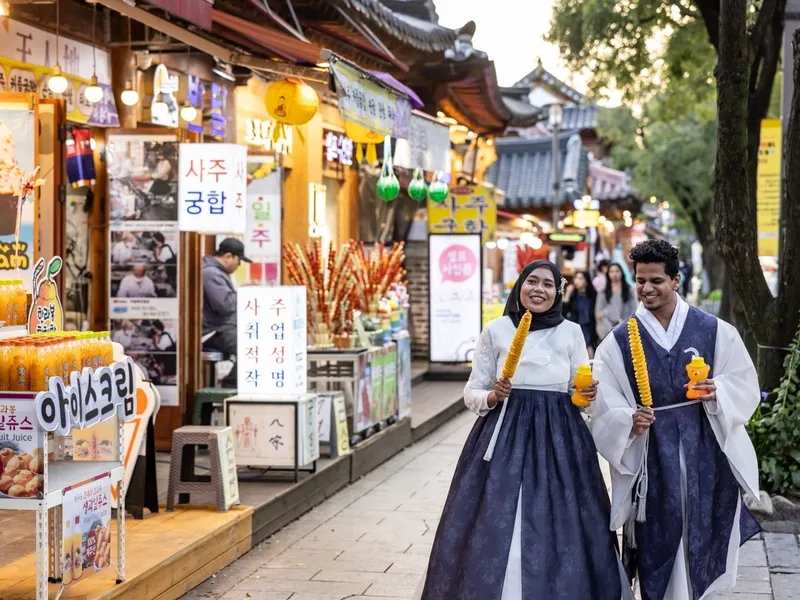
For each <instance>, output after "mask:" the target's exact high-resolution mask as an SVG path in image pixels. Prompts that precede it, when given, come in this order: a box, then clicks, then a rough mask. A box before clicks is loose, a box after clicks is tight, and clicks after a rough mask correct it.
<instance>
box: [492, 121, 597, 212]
mask: <svg viewBox="0 0 800 600" xmlns="http://www.w3.org/2000/svg"><path fill="white" fill-rule="evenodd" d="M558 145H559V155H560V156H559V172H560V186H559V199H560V201H561V203H562V204H563V203H566V202H571V201H573V200H575V199H577V198H580V197H581V196H582V195H583V194H584V193H585V192H586V182H587V178H588V171H589V156H588V152H587V151H586V149H585V148H584V147H583V146H582V144H581V142H580V137H579V136H578V135H577V134H574V133H572V134H564V135H561V136H560V137H559V140H558ZM495 150H496V152H497V161H495V162H494V164H492V165H491V166H490V167H489V171H488V173H487V179H488V181H489V182H490V183H492V184H493V185H495V186H497V187H498V188H500V189H501V190H503V191H504V192H505V207H506V208H507V209H510V210H515V209H520V210H522V209H530V208H539V207H547V206H552V205H553V150H552V140H551V139H542V140H525V139H511V138H506V139H499V140H497V142H496V143H495Z"/></svg>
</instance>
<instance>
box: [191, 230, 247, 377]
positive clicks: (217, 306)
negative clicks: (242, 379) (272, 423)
mask: <svg viewBox="0 0 800 600" xmlns="http://www.w3.org/2000/svg"><path fill="white" fill-rule="evenodd" d="M242 262H246V263H249V262H252V261H251V260H250V259H249V258H247V257H246V256H245V255H244V244H243V243H242V242H240V241H239V240H237V239H235V238H225V239H224V240H222V241H221V242H220V244H219V246H218V247H217V252H216V253H215V254H214V256H205V257H203V335H204V336H205V335H207V334H209V333H211V332H212V331H215V332H216V333H215V334H214V335H213V336H212V337H211V338H210V339H209V340H207V341H206V343H205V345H206V346H207V347H209V348H213V349H215V350H219V351H220V352H222V353H224V354H225V356H226V358H227V357H230V356H235V355H236V288H234V287H233V282H232V281H231V275H232V274H233V273H234V272H235V271H236V269H238V268H239V265H241V264H242ZM222 386H223V387H226V388H235V387H236V363H235V362H234V365H233V369H231V372H230V373H228V375H227V377H225V379H223V380H222Z"/></svg>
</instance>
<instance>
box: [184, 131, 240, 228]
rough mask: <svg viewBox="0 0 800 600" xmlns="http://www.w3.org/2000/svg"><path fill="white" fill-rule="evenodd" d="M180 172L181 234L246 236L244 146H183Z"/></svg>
mask: <svg viewBox="0 0 800 600" xmlns="http://www.w3.org/2000/svg"><path fill="white" fill-rule="evenodd" d="M178 171H179V173H180V179H179V183H178V197H179V202H178V204H179V206H178V227H179V229H180V230H181V231H196V232H198V233H211V234H213V233H230V234H243V233H244V232H245V222H246V216H247V213H246V208H245V200H246V196H247V148H246V147H245V146H239V145H237V144H181V145H180V160H179V167H178Z"/></svg>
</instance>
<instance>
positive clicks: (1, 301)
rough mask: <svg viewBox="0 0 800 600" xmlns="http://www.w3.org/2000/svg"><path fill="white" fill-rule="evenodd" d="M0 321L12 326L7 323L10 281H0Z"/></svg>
mask: <svg viewBox="0 0 800 600" xmlns="http://www.w3.org/2000/svg"><path fill="white" fill-rule="evenodd" d="M0 321H3V322H4V323H5V324H6V325H10V323H7V321H8V281H6V280H2V281H0Z"/></svg>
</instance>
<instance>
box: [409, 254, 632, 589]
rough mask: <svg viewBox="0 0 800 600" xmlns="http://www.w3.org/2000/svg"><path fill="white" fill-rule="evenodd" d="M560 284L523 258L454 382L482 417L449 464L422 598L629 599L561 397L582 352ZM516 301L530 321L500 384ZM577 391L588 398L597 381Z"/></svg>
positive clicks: (593, 458) (582, 432)
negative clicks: (501, 307)
mask: <svg viewBox="0 0 800 600" xmlns="http://www.w3.org/2000/svg"><path fill="white" fill-rule="evenodd" d="M562 282H563V279H562V276H561V273H559V271H558V269H557V268H556V267H555V265H553V264H552V263H550V262H548V261H544V260H540V261H536V262H533V263H531V264H529V265H528V266H527V267H525V269H524V270H523V271H522V274H521V275H520V277H519V279H518V280H517V282H516V284H515V286H514V288H513V289H512V291H511V294H510V295H509V298H508V302H507V303H506V308H505V312H504V316H503V317H501V318H499V319H496V320H494V321H492V322H491V323H489V324H488V325H487V326H486V328H485V329H484V330H483V331H482V332H481V336H480V338H479V340H478V344H477V347H476V351H475V356H474V359H473V364H472V374H471V375H470V378H469V381H468V383H467V385H466V387H465V389H464V402H465V403H466V405H467V407H469V408H470V410H472V411H473V412H475V413H477V414H478V415H479V417H480V418H479V419H478V420H477V421H476V423H475V426H474V427H473V429H472V432H471V433H470V435H469V437H468V439H467V442H466V444H465V445H464V450H463V451H462V453H461V457H460V459H459V461H458V465H457V467H456V472H455V475H454V477H453V482H452V484H451V487H450V492H449V494H448V496H447V501H446V503H445V506H444V510H443V512H442V517H441V520H440V523H439V527H438V530H437V532H436V537H435V539H434V543H433V548H432V550H431V557H430V562H429V565H428V571H427V576H426V578H425V581H424V582H422V584H421V587H420V590H421V592H420V591H418V597H421V598H422V599H423V600H621V599H628V598H631V590H630V587H629V586H628V584H627V583H626V581H625V574H624V571H623V570H622V565H621V563H620V560H619V555H618V552H617V548H616V537H615V535H614V533H613V532H611V531H609V530H608V527H607V523H608V519H609V516H610V503H609V499H608V493H607V491H606V486H605V483H604V481H603V477H602V474H601V472H600V466H599V463H598V459H597V451H596V449H595V446H594V442H593V440H592V436H591V434H590V433H589V429H588V427H587V426H586V423H585V422H584V420H583V416H582V414H581V411H580V409H579V408H578V407H577V406H575V405H574V404H572V402H571V398H570V394H569V390H570V384H571V382H572V379H573V378H574V376H575V373H576V371H577V369H578V367H579V366H580V365H581V364H585V363H586V362H587V361H588V356H587V353H586V344H585V341H584V337H583V333H582V331H581V328H580V326H579V325H577V324H575V323H572V322H570V321H566V320H564V317H563V315H562V293H563V287H562V286H563V283H562ZM526 309H527V310H529V311H530V312H531V313H532V316H533V319H532V322H531V326H530V331H529V333H528V335H527V338H526V340H525V345H524V347H523V350H522V355H521V357H520V361H519V366H518V367H517V371H516V374H515V375H514V377H513V379H512V380H511V381H509V380H508V379H503V378H501V377H500V373H501V372H502V369H503V365H504V363H505V359H506V355H507V354H508V351H509V348H510V345H511V341H512V339H513V337H514V334H515V332H516V329H517V326H518V325H519V322H520V320H521V318H522V316H523V314H524V313H525V310H526ZM582 393H583V394H584V396H585V397H586V398H588V399H589V400H593V399H594V397H595V395H596V383H595V384H593V385H592V386H591V387H589V388H587V389H585V390H582ZM423 586H424V587H423Z"/></svg>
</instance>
